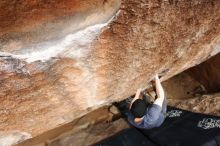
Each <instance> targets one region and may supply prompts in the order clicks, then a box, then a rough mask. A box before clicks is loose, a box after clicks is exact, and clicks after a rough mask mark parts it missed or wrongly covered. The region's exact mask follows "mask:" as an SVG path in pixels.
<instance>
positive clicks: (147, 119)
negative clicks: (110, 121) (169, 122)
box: [127, 75, 167, 129]
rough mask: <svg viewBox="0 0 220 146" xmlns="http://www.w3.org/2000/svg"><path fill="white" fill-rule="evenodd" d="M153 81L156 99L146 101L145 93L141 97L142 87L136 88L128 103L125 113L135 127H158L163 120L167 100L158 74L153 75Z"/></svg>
mask: <svg viewBox="0 0 220 146" xmlns="http://www.w3.org/2000/svg"><path fill="white" fill-rule="evenodd" d="M154 81H155V86H156V93H157V99H156V100H155V101H154V102H153V103H150V102H149V101H148V99H147V98H148V97H147V96H146V95H145V96H144V99H141V96H140V94H141V90H142V89H138V90H137V93H136V95H135V97H134V99H133V100H132V102H131V103H130V112H129V113H128V115H127V116H128V121H129V122H130V123H131V124H132V125H133V126H135V127H137V128H144V129H151V128H154V127H159V126H160V125H161V124H162V123H163V121H164V120H165V117H166V110H167V101H166V97H165V94H164V90H163V87H162V85H161V83H160V79H159V77H158V75H156V76H155V78H154ZM142 97H143V96H142Z"/></svg>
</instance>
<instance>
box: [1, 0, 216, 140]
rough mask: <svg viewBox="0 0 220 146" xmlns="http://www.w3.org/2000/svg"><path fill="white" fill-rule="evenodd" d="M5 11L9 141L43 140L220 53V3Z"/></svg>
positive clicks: (89, 3)
mask: <svg viewBox="0 0 220 146" xmlns="http://www.w3.org/2000/svg"><path fill="white" fill-rule="evenodd" d="M120 4H121V5H120ZM0 8H1V9H0V11H1V15H0V20H1V21H0V29H1V30H0V51H1V52H0V55H1V58H0V68H1V72H0V79H1V82H0V83H1V86H0V103H1V104H0V113H1V117H0V130H1V131H2V132H5V133H7V132H9V131H14V130H16V131H21V132H26V133H29V134H30V135H31V136H32V137H34V136H37V135H39V134H41V133H43V132H45V131H47V130H50V129H53V128H55V127H57V126H58V125H62V124H65V123H68V122H70V121H72V120H73V119H75V118H77V117H79V116H82V115H83V114H85V113H87V112H89V111H91V110H94V109H96V108H98V107H100V106H101V105H104V104H109V103H111V102H113V101H120V100H122V99H125V98H126V97H128V96H130V95H132V94H134V93H135V91H136V89H137V88H140V87H142V88H146V87H147V86H148V82H149V81H151V79H152V78H153V76H154V74H156V73H160V74H161V75H163V78H162V79H163V80H166V79H168V78H170V77H172V76H174V75H175V74H177V73H179V72H182V71H183V70H186V69H187V68H190V67H192V66H195V65H197V64H199V63H201V62H203V61H204V60H206V59H208V58H210V57H211V56H214V55H215V54H217V53H218V52H219V51H220V47H219V45H220V26H219V25H220V9H219V8H220V1H219V0H192V1H188V0H181V1H180V0H161V1H155V0H138V1H135V0H122V1H119V0H100V1H99V0H62V1H61V0H54V1H51V2H46V1H40V0H35V1H31V2H30V0H25V1H21V0H13V1H7V0H2V1H1V2H0ZM113 16H114V18H113V19H112V17H113Z"/></svg>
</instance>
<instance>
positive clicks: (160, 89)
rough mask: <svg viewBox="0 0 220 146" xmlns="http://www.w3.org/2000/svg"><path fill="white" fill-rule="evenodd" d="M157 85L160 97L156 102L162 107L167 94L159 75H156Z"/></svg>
mask: <svg viewBox="0 0 220 146" xmlns="http://www.w3.org/2000/svg"><path fill="white" fill-rule="evenodd" d="M155 85H156V92H157V97H158V98H157V99H156V100H155V102H154V104H157V105H159V106H161V107H162V104H163V101H164V97H165V94H164V90H163V87H162V85H161V82H160V79H159V77H158V75H156V76H155Z"/></svg>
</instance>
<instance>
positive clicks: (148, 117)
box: [128, 104, 166, 129]
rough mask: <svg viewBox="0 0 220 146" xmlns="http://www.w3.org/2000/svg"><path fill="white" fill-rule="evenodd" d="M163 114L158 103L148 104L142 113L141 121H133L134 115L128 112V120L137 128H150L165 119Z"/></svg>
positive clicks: (158, 124) (157, 125)
mask: <svg viewBox="0 0 220 146" xmlns="http://www.w3.org/2000/svg"><path fill="white" fill-rule="evenodd" d="M165 117H166V116H165V115H164V113H162V108H161V107H160V106H159V105H156V104H152V105H150V106H149V107H148V108H147V110H146V113H145V115H144V119H143V121H142V122H141V123H138V124H137V123H135V122H134V119H135V118H134V116H133V115H132V114H131V113H128V121H129V122H130V123H131V124H132V125H133V126H135V127H137V128H144V129H151V128H155V127H159V126H160V125H161V124H162V123H163V121H164V120H165Z"/></svg>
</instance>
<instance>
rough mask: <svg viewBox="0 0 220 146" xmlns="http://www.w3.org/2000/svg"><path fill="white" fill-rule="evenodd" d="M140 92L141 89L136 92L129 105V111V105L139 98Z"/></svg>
mask: <svg viewBox="0 0 220 146" xmlns="http://www.w3.org/2000/svg"><path fill="white" fill-rule="evenodd" d="M141 90H142V89H141V88H140V89H138V90H137V92H136V94H135V97H134V98H133V100H132V101H131V103H130V109H131V105H132V104H133V103H134V101H135V100H137V99H139V98H140V94H141Z"/></svg>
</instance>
